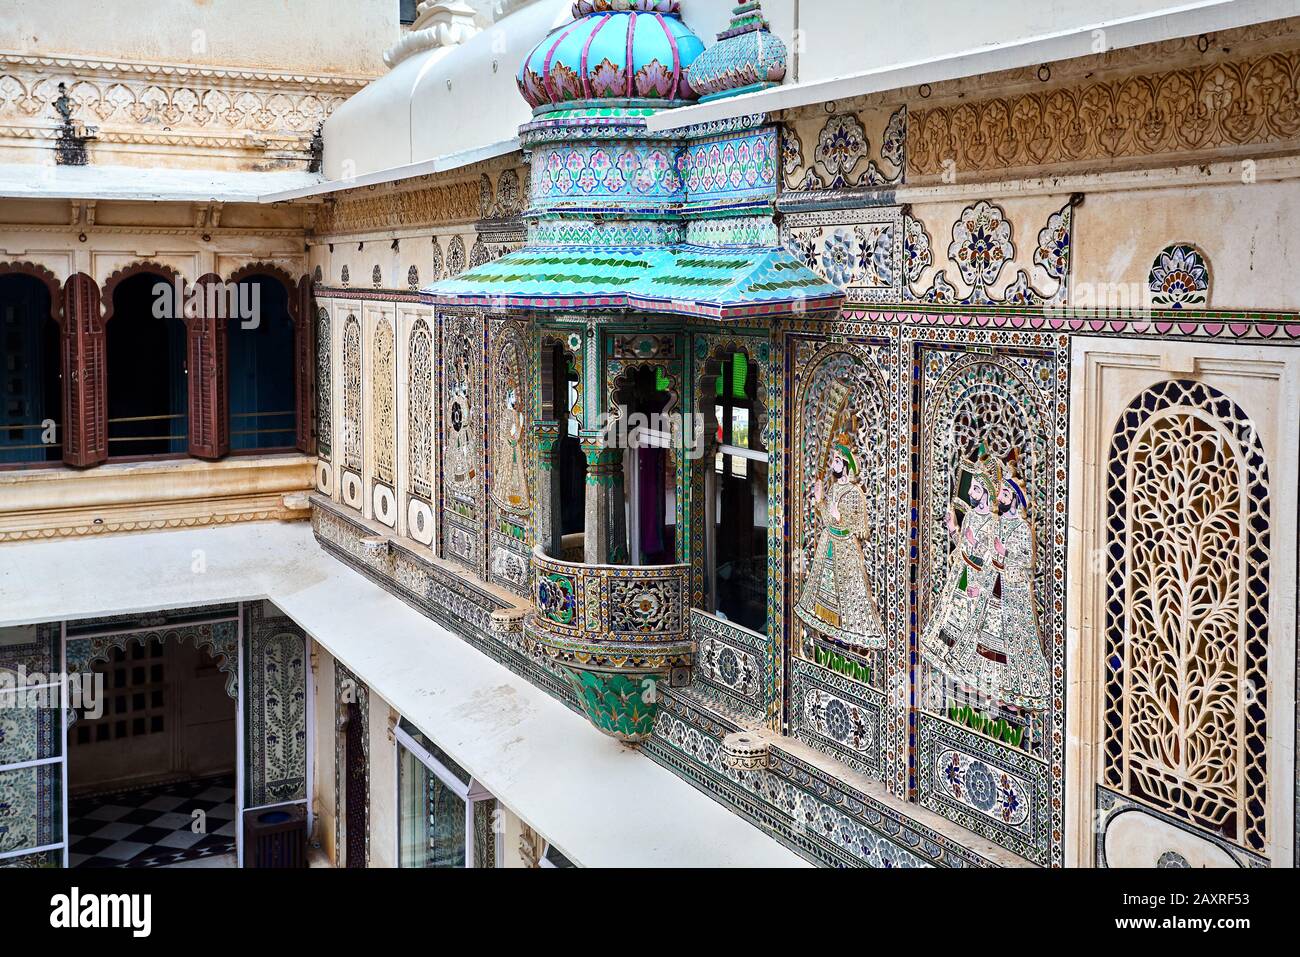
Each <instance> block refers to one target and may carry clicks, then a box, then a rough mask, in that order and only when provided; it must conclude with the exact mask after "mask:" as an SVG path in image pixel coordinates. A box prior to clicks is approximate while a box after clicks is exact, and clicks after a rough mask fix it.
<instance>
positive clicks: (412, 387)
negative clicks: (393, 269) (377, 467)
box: [406, 267, 433, 502]
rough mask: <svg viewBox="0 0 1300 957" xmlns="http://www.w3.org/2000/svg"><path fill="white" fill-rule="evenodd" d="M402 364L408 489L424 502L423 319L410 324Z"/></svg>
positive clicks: (429, 337) (427, 385)
mask: <svg viewBox="0 0 1300 957" xmlns="http://www.w3.org/2000/svg"><path fill="white" fill-rule="evenodd" d="M412 268H414V267H412ZM409 349H410V352H409V358H408V360H407V364H406V376H407V386H406V388H407V393H406V395H407V399H406V402H407V406H406V418H407V422H408V423H409V424H408V429H409V432H408V434H409V436H410V439H409V441H408V442H407V454H408V456H409V462H408V463H407V468H408V471H409V472H410V476H411V491H412V492H413V493H414V494H415V495H416V496H417V497H419V498H421V499H423V500H424V501H426V502H430V501H432V500H433V333H432V332H431V331H430V330H429V324H428V323H427V322H425V321H424V320H423V319H416V320H415V324H414V325H413V326H412V327H411V339H410V343H409Z"/></svg>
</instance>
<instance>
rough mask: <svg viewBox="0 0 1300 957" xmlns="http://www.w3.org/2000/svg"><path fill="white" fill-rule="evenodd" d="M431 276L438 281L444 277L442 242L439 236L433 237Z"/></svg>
mask: <svg viewBox="0 0 1300 957" xmlns="http://www.w3.org/2000/svg"><path fill="white" fill-rule="evenodd" d="M429 264H430V265H429V273H430V275H429V278H430V279H431V280H432V281H434V282H437V281H438V280H439V279H442V278H443V275H444V274H443V260H442V243H440V242H438V237H437V236H434V237H433V252H432V254H431V255H430V257H429Z"/></svg>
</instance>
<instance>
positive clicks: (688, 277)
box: [422, 246, 844, 319]
mask: <svg viewBox="0 0 1300 957" xmlns="http://www.w3.org/2000/svg"><path fill="white" fill-rule="evenodd" d="M422 298H424V299H426V300H428V301H431V302H435V303H438V304H440V305H449V306H450V305H462V306H489V307H495V308H500V309H525V310H528V309H557V310H558V309H563V310H572V309H626V310H632V311H637V312H652V313H669V314H674V315H692V316H705V317H709V318H713V319H735V318H739V317H741V316H771V315H795V314H806V313H815V312H830V311H834V310H836V309H838V308H839V307H840V306H841V304H842V303H843V301H844V293H843V292H841V291H840V289H839V288H838V287H836V286H833V285H831V284H829V283H827V282H825V281H824V280H823V279H822V278H821V277H820V276H818V275H817V274H816V273H814V272H812V271H811V270H810V269H808V268H807V267H806V266H804V265H803V264H802V263H801V262H799V261H798V260H797V259H795V258H794V256H792V255H790V253H789V252H787V251H786V250H784V249H781V248H767V247H757V248H755V247H747V248H731V249H714V248H711V247H702V246H667V247H649V248H621V247H610V246H566V247H525V248H523V249H520V250H518V251H517V252H514V253H511V254H510V255H508V256H502V257H501V258H500V259H497V260H495V261H493V262H490V263H485V264H483V265H482V266H478V267H477V268H475V269H472V270H470V271H468V272H464V273H461V274H460V275H459V276H457V277H456V278H454V279H445V280H443V281H442V282H438V283H434V284H433V285H432V286H429V287H428V288H426V289H425V290H424V292H423V297H422Z"/></svg>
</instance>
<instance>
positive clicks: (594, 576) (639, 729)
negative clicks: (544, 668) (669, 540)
mask: <svg viewBox="0 0 1300 957" xmlns="http://www.w3.org/2000/svg"><path fill="white" fill-rule="evenodd" d="M533 583H534V587H533V611H532V614H530V615H529V616H528V620H527V622H526V623H525V626H524V634H525V641H526V642H527V643H528V644H529V646H530V650H532V651H535V652H538V653H540V654H541V655H542V656H544V657H546V658H547V659H549V660H550V661H551V662H552V663H553V664H554V665H555V666H556V668H557V669H558V670H559V671H560V673H561V674H563V675H564V676H565V678H566V679H567V680H568V681H569V683H570V684H571V685H572V686H573V688H574V690H575V691H576V692H577V694H578V699H579V701H580V702H581V703H582V707H583V710H584V711H585V712H586V714H587V717H588V718H589V719H590V720H591V722H592V723H593V724H594V725H596V727H598V728H599V729H600V730H601V731H604V732H605V733H606V734H610V735H613V736H614V737H616V738H619V739H620V740H623V741H633V742H635V741H643V740H645V739H646V738H648V737H649V736H650V733H651V731H652V730H653V728H654V717H655V713H656V712H657V710H658V700H657V694H656V689H657V687H658V683H659V682H660V681H661V680H663V679H664V678H665V677H667V678H669V680H670V682H671V683H673V684H685V683H686V681H687V680H688V676H689V669H690V667H691V659H692V649H693V645H692V643H691V640H690V615H689V600H690V566H689V565H587V564H583V563H581V562H572V561H564V560H563V559H558V558H552V557H551V556H549V555H547V554H546V553H545V552H544V551H542V549H541V547H540V546H539V547H537V548H534V549H533Z"/></svg>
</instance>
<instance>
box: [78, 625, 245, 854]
mask: <svg viewBox="0 0 1300 957" xmlns="http://www.w3.org/2000/svg"><path fill="white" fill-rule="evenodd" d="M92 671H93V674H94V680H95V682H96V684H98V683H99V682H100V681H102V685H101V686H100V687H101V688H102V690H101V691H100V692H99V693H98V694H96V695H94V696H93V697H92V698H91V699H90V701H89V702H87V705H86V706H85V707H83V708H80V709H78V711H77V715H76V720H75V722H74V723H73V724H72V725H71V726H70V727H69V728H68V795H69V803H68V838H69V848H68V850H69V857H68V864H69V866H70V867H131V868H135V867H164V866H171V865H176V864H181V863H189V862H194V864H195V865H197V864H199V863H200V862H207V864H208V866H234V863H235V841H236V835H235V821H236V816H237V812H236V808H237V800H236V793H235V788H236V774H235V767H236V759H237V744H236V742H237V735H236V724H237V722H236V716H235V705H236V703H235V701H234V700H233V699H232V698H231V697H230V695H229V694H228V693H227V689H226V685H227V681H228V675H227V674H226V673H225V672H224V671H223V670H222V668H221V665H220V663H219V662H218V660H217V659H215V658H214V657H213V656H212V654H210V653H209V651H207V650H206V649H204V648H198V647H195V646H194V645H193V644H190V643H188V642H186V641H184V640H183V639H181V638H178V637H176V636H175V634H174V633H173V634H170V635H169V634H168V633H167V632H153V633H143V634H140V635H133V636H130V637H129V638H128V640H127V641H126V642H125V643H123V644H121V645H120V646H116V647H112V648H110V649H108V650H107V653H106V656H105V658H103V659H100V660H97V661H96V662H95V663H94V664H93V665H92ZM191 866H193V865H191Z"/></svg>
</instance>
